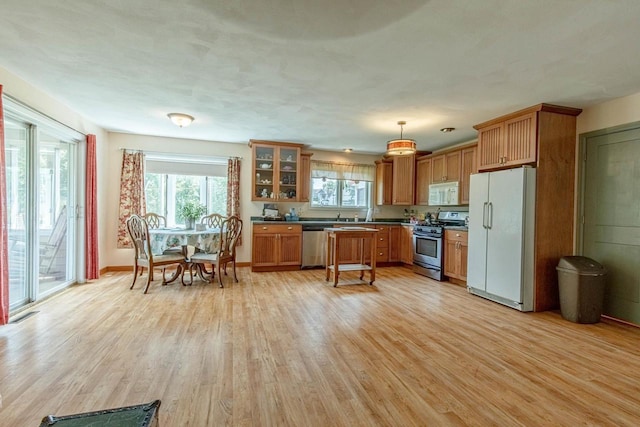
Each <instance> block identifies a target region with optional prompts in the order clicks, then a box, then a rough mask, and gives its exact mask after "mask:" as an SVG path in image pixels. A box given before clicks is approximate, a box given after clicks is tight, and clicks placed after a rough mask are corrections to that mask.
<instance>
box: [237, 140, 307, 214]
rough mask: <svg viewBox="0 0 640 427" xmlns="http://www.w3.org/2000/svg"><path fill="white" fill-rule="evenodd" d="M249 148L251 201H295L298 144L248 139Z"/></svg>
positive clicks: (296, 195) (297, 175)
mask: <svg viewBox="0 0 640 427" xmlns="http://www.w3.org/2000/svg"><path fill="white" fill-rule="evenodd" d="M249 145H250V146H251V149H252V162H251V165H252V170H253V179H252V193H251V200H264V201H271V200H289V201H296V202H297V201H299V200H300V179H299V178H300V176H301V175H300V172H301V171H300V165H301V163H300V150H301V148H302V144H290V143H284V142H276V141H261V140H254V139H252V140H250V142H249ZM307 197H308V196H307Z"/></svg>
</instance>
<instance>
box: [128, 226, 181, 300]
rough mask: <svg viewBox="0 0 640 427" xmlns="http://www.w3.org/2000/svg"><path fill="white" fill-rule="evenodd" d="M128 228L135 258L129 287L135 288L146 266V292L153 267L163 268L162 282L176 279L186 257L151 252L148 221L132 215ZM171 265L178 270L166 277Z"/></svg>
mask: <svg viewBox="0 0 640 427" xmlns="http://www.w3.org/2000/svg"><path fill="white" fill-rule="evenodd" d="M127 230H128V231H129V236H130V237H131V241H132V243H133V247H134V259H133V281H132V283H131V287H130V288H129V289H133V287H134V285H135V284H136V279H137V278H138V274H140V275H142V272H143V270H144V268H147V269H148V271H147V284H146V286H145V288H144V293H145V294H146V293H147V291H148V290H149V284H150V283H151V280H153V269H161V270H162V284H163V285H166V284H167V283H168V282H171V281H173V280H175V279H176V278H177V277H178V276H179V275H180V273H181V272H182V271H183V269H184V267H185V257H184V255H182V253H175V254H163V255H155V256H154V255H153V253H152V252H151V241H150V240H149V225H148V224H147V221H146V220H145V219H144V218H142V217H140V216H138V215H131V216H130V217H129V219H127ZM169 265H175V266H176V272H175V273H174V275H173V276H172V277H171V278H169V280H167V279H166V277H165V268H166V267H167V266H169Z"/></svg>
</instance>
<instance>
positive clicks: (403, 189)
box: [392, 155, 416, 206]
mask: <svg viewBox="0 0 640 427" xmlns="http://www.w3.org/2000/svg"><path fill="white" fill-rule="evenodd" d="M415 167H416V157H415V156H414V155H410V156H393V179H392V181H393V183H392V187H393V190H392V198H393V204H394V205H399V206H411V205H413V202H414V188H415Z"/></svg>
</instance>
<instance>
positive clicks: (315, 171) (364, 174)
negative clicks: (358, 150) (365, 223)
mask: <svg viewBox="0 0 640 427" xmlns="http://www.w3.org/2000/svg"><path fill="white" fill-rule="evenodd" d="M374 176H375V168H374V167H373V165H356V164H346V163H332V162H320V161H312V162H311V207H326V208H368V207H370V206H371V194H372V182H373V178H374Z"/></svg>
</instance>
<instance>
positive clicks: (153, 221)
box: [144, 212, 167, 228]
mask: <svg viewBox="0 0 640 427" xmlns="http://www.w3.org/2000/svg"><path fill="white" fill-rule="evenodd" d="M144 219H145V220H146V221H147V225H148V226H149V228H164V227H166V226H167V218H165V217H164V216H162V215H158V214H157V213H153V212H147V214H146V215H145V216H144Z"/></svg>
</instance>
